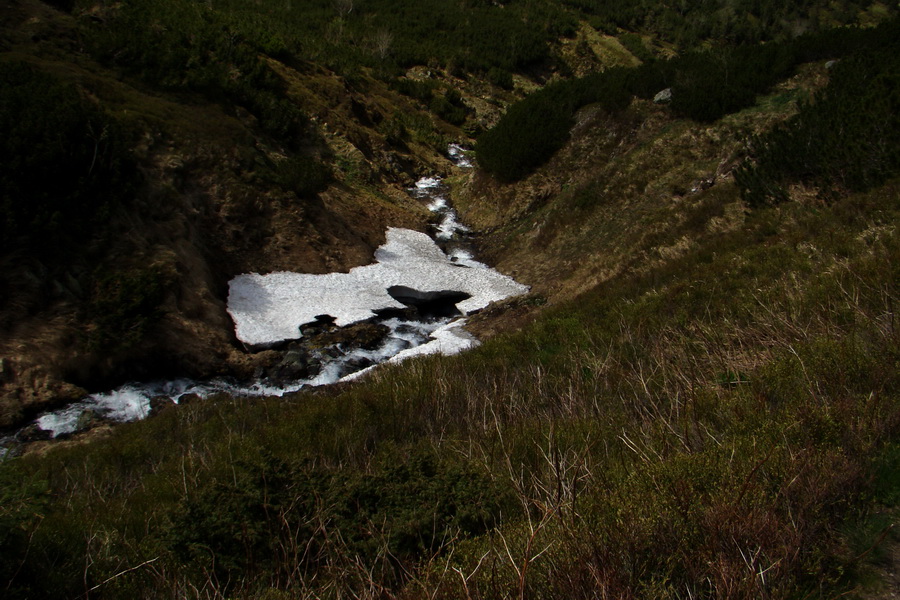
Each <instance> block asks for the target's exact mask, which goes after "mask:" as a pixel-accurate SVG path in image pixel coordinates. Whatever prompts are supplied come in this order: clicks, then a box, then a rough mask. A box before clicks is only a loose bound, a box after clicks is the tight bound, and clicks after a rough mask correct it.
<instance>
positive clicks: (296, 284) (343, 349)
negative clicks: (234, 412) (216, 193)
mask: <svg viewBox="0 0 900 600" xmlns="http://www.w3.org/2000/svg"><path fill="white" fill-rule="evenodd" d="M448 154H449V155H450V157H451V159H452V160H453V161H454V162H455V163H456V166H457V167H459V168H461V169H467V168H470V167H471V166H472V165H471V163H470V162H469V161H468V159H467V158H466V155H465V154H464V152H463V150H462V149H461V148H460V147H459V146H456V145H451V147H450V148H449V150H448ZM448 191H449V190H448V188H447V187H446V186H445V185H444V183H443V182H442V180H441V179H440V178H437V177H423V178H421V179H419V180H418V181H417V182H416V184H415V185H414V186H413V187H412V188H410V189H409V190H408V193H409V194H410V196H412V197H413V198H415V199H417V200H419V201H420V202H422V203H423V204H425V206H427V208H428V209H429V210H430V211H431V212H432V213H434V215H435V219H434V225H433V227H432V231H431V232H430V234H431V235H430V236H428V235H425V234H422V233H419V232H415V231H412V230H406V229H397V228H389V230H388V232H387V242H386V243H385V244H384V245H383V246H381V247H380V248H379V249H378V250H377V251H376V253H375V260H376V262H375V263H373V264H370V265H366V266H363V267H357V268H356V269H352V270H351V271H350V273H331V274H326V275H304V274H297V273H272V274H269V275H257V274H248V275H241V276H238V277H237V278H235V279H234V280H232V282H231V284H230V294H229V308H228V312H229V314H231V316H232V318H233V320H234V323H235V332H236V335H237V337H238V339H239V340H241V341H242V342H243V343H244V344H245V347H246V348H247V350H248V351H250V352H254V353H258V354H263V353H265V354H264V360H260V361H259V362H260V364H261V366H259V367H258V368H257V369H256V372H255V373H254V378H253V380H252V381H244V382H241V381H237V380H234V379H230V378H216V379H211V380H206V381H195V380H190V379H175V380H171V381H161V382H151V383H132V384H127V385H124V386H122V387H120V388H118V389H116V390H113V391H110V392H105V393H97V394H91V395H89V396H87V397H86V398H84V399H82V400H80V401H78V402H75V403H72V404H69V405H67V406H65V407H63V408H61V409H58V410H54V411H48V412H46V413H44V414H42V415H40V416H39V417H38V418H37V419H36V420H35V421H34V422H33V423H32V424H30V425H28V426H26V427H24V428H22V429H20V430H18V431H16V432H14V433H13V434H11V435H8V436H6V437H5V438H3V439H0V446H2V447H3V448H10V447H14V446H15V445H16V444H18V443H26V442H31V441H37V440H42V439H54V438H61V437H66V436H70V435H72V434H74V433H77V432H79V431H83V430H86V429H90V428H92V427H94V426H96V425H98V424H101V423H104V422H127V421H133V420H138V419H142V418H146V417H147V416H149V415H151V414H152V413H153V412H154V411H156V410H159V409H161V408H163V407H165V406H168V405H170V404H172V403H176V404H178V403H184V402H187V401H191V400H195V399H197V398H206V397H209V396H212V395H214V394H218V393H226V394H231V395H240V396H283V395H285V394H289V393H293V392H296V391H299V390H301V389H303V388H307V387H318V386H322V385H329V384H332V383H336V382H338V381H348V380H351V379H355V378H358V377H360V376H361V375H363V374H364V373H366V372H368V371H369V370H371V369H373V368H375V367H376V366H377V365H378V364H381V363H383V362H388V361H389V362H399V361H402V360H405V359H407V358H410V357H412V356H418V355H423V354H433V353H440V354H455V353H457V352H460V351H463V350H465V349H468V348H471V347H473V346H475V345H477V344H478V341H477V340H476V339H475V338H474V337H473V336H471V335H470V334H468V333H467V332H466V331H465V330H464V329H463V325H464V324H465V318H464V317H465V315H467V314H472V313H474V312H478V311H480V310H481V309H483V308H485V307H486V306H488V305H489V304H490V303H491V302H494V301H497V300H501V299H503V298H507V297H510V296H515V295H520V294H524V293H526V292H527V291H528V288H527V287H526V286H523V285H521V284H518V283H516V282H515V281H513V280H512V279H511V278H509V277H506V276H504V275H501V274H500V273H497V272H496V271H494V270H493V269H490V268H489V267H488V266H487V265H484V264H482V263H480V262H478V261H476V260H475V259H474V252H473V249H472V240H471V232H470V231H469V229H468V228H467V227H465V225H463V224H462V223H461V222H460V221H459V218H458V216H457V214H456V212H455V211H454V210H453V208H452V206H451V205H450V203H449V200H448ZM0 452H3V453H5V452H6V450H0Z"/></svg>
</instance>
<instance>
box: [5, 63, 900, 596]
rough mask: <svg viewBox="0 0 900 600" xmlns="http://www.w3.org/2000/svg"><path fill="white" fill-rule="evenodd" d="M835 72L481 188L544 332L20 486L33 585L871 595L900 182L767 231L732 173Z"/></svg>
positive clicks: (194, 427)
mask: <svg viewBox="0 0 900 600" xmlns="http://www.w3.org/2000/svg"><path fill="white" fill-rule="evenodd" d="M820 77H821V72H820V71H818V70H816V68H811V69H810V70H809V71H807V72H806V73H804V74H803V75H801V76H800V77H798V78H797V80H795V81H794V82H792V83H790V84H788V85H786V86H785V87H784V88H783V89H781V90H779V91H778V92H776V93H775V94H774V95H772V96H769V97H767V98H765V99H763V100H762V101H761V103H760V104H759V105H758V106H757V107H756V108H753V109H749V110H747V111H744V112H742V113H739V114H738V115H735V116H732V117H728V118H727V119H724V120H723V121H721V122H719V123H716V124H714V125H712V126H708V127H706V126H705V127H698V126H696V125H692V124H690V123H687V122H681V121H673V120H672V119H671V118H670V117H668V116H667V115H666V113H665V110H664V109H660V108H657V107H653V106H648V105H643V104H636V105H634V106H633V107H632V109H631V116H630V117H629V118H628V120H625V121H623V122H620V123H608V122H606V121H604V118H603V117H602V115H591V114H590V113H589V112H587V113H585V114H584V115H582V116H583V119H582V123H583V125H582V130H581V131H580V132H579V134H578V135H576V136H575V137H574V139H573V142H572V143H571V144H570V145H569V146H567V148H565V149H564V150H563V152H562V153H561V154H560V155H559V156H558V157H557V159H555V162H551V163H550V164H549V165H548V166H547V167H545V168H544V169H542V171H540V172H539V173H538V174H536V175H534V176H532V178H531V179H529V180H528V181H526V182H524V183H523V184H520V185H519V186H518V187H514V188H506V189H499V190H498V189H492V188H490V186H489V184H487V183H485V182H483V181H481V182H480V181H478V180H477V179H476V181H475V182H473V183H472V186H471V188H470V193H471V194H472V195H471V196H469V197H468V199H465V198H464V199H462V202H461V203H462V204H463V208H465V209H466V211H467V213H468V214H469V215H470V216H471V218H472V219H473V221H475V222H476V223H477V224H479V225H480V226H481V227H482V228H483V229H489V228H490V229H491V236H489V237H486V238H485V244H486V250H487V251H488V253H489V255H490V256H492V257H493V258H495V259H496V260H498V261H499V263H500V264H501V266H503V267H504V268H505V269H507V270H515V271H517V272H518V274H519V276H520V277H521V278H522V279H524V280H526V281H528V282H529V283H532V284H534V285H535V286H536V287H537V291H538V294H537V297H533V298H531V299H530V300H526V301H524V302H520V303H519V304H518V305H517V306H516V307H514V310H511V311H510V312H509V314H511V315H512V316H513V318H518V317H521V316H522V315H523V314H528V313H529V311H531V310H532V309H533V308H534V306H535V305H539V304H541V303H542V301H543V300H542V298H541V297H543V298H545V299H549V300H550V303H549V306H545V307H544V309H543V312H542V313H541V314H540V315H539V316H537V317H534V316H533V315H532V316H530V317H529V320H531V321H532V322H531V324H530V325H527V326H523V327H522V329H521V331H518V332H515V333H506V334H501V335H497V336H495V337H493V338H492V339H491V340H489V341H488V342H487V343H485V344H484V346H482V347H481V348H480V349H478V350H476V351H474V352H471V353H468V354H466V355H464V356H460V357H455V358H428V359H423V360H420V361H416V362H413V363H410V364H408V365H405V366H402V367H394V368H384V369H380V370H379V371H377V372H376V373H374V374H373V375H372V376H371V377H370V378H368V380H367V381H365V382H363V383H360V384H356V385H353V386H347V387H346V388H339V389H335V390H330V391H326V392H319V393H307V394H297V395H295V396H293V397H291V398H287V399H284V400H269V401H252V402H251V401H245V400H237V399H230V398H219V399H216V400H214V401H208V402H204V403H200V404H194V405H189V406H185V407H181V408H179V409H177V410H169V411H166V412H164V413H163V414H161V415H160V416H158V417H156V418H153V419H150V420H148V421H145V422H142V423H136V424H132V425H127V426H123V427H121V428H119V429H117V430H116V431H114V432H112V433H111V434H110V435H109V436H108V437H107V438H106V439H102V440H99V441H95V442H92V443H90V444H87V445H84V444H81V443H79V442H77V441H74V442H68V443H64V444H60V445H57V446H55V447H52V448H48V449H46V451H45V452H42V453H40V454H39V455H32V456H29V457H26V458H25V459H23V460H21V461H17V462H15V463H13V464H9V465H6V466H5V467H4V476H5V477H6V478H7V481H6V484H5V485H4V487H3V490H4V494H6V496H5V498H4V499H5V501H4V502H3V505H4V507H5V508H4V512H3V513H2V516H3V518H4V521H3V523H6V524H11V525H6V527H7V528H6V529H5V530H4V531H5V532H7V535H6V537H5V538H4V539H3V543H4V544H6V547H5V548H4V550H7V549H8V551H9V555H10V556H18V557H19V559H20V562H21V565H20V564H19V563H18V562H17V563H16V564H13V565H11V566H10V567H9V568H10V570H14V572H15V573H16V578H15V579H14V582H13V583H14V586H13V587H11V588H10V589H12V590H16V589H17V588H16V587H15V586H23V587H24V588H25V589H29V588H28V586H31V588H30V589H31V590H32V592H33V594H34V593H37V592H39V591H40V590H44V591H45V592H46V593H47V594H51V593H53V594H56V595H57V597H59V596H72V597H74V596H77V595H79V594H81V593H83V592H86V591H88V590H89V589H90V588H93V587H94V586H97V588H96V589H94V590H91V593H90V595H92V596H108V597H117V596H122V595H128V594H131V593H134V592H135V591H136V590H143V594H144V596H145V597H171V596H178V595H184V594H187V595H196V596H198V597H206V596H209V597H213V596H214V595H215V593H217V592H221V593H223V594H225V595H230V596H239V595H247V596H249V597H258V598H263V597H267V598H269V597H278V598H281V597H287V598H293V597H298V598H299V597H309V596H325V597H345V596H348V595H358V596H361V597H376V596H377V597H421V596H422V595H429V596H432V595H433V596H434V597H485V598H495V597H513V596H515V597H532V598H538V597H540V598H556V597H559V598H572V597H587V596H596V595H598V594H599V595H600V596H603V595H604V594H605V595H606V597H621V598H679V597H694V598H697V597H728V598H759V597H771V598H785V597H797V596H811V597H830V596H832V595H836V594H837V593H839V592H840V591H842V590H844V589H846V587H847V586H852V585H854V582H855V581H858V579H857V578H856V577H857V573H858V572H859V571H860V570H861V569H862V567H863V566H864V565H863V562H861V559H867V560H868V559H871V558H872V557H873V556H875V553H872V552H867V550H868V549H869V548H870V546H871V545H872V543H873V541H874V540H875V539H876V538H877V537H878V535H879V534H880V533H881V532H882V531H883V530H884V528H883V526H882V525H879V519H881V521H883V520H884V517H883V516H881V517H879V516H878V515H875V517H877V518H875V517H873V518H871V519H870V518H869V515H870V514H874V513H873V512H872V510H873V507H877V505H878V503H879V502H887V503H891V502H893V500H895V499H896V487H897V486H896V484H895V482H894V479H895V477H891V476H887V475H885V474H890V473H893V472H895V466H896V462H897V451H896V444H897V440H898V433H900V429H898V426H900V420H898V414H900V413H898V410H897V409H898V400H900V380H898V375H897V374H898V361H900V346H898V343H900V330H898V327H897V325H896V323H895V319H894V310H895V309H894V306H895V304H896V302H897V297H898V292H900V290H898V288H897V282H898V281H900V271H898V265H900V238H898V231H897V228H896V223H897V222H898V217H900V182H896V181H892V182H890V183H888V184H887V185H885V186H883V187H881V188H879V189H877V190H874V191H872V192H869V193H866V194H859V195H855V196H850V197H847V198H843V199H841V200H838V201H836V202H834V203H832V204H829V205H825V204H822V203H819V202H817V201H816V200H815V199H814V198H810V197H803V196H802V195H798V201H797V202H792V203H788V204H785V205H781V206H778V207H773V208H763V209H760V210H756V211H754V212H752V213H746V212H745V211H744V210H743V207H742V205H741V204H740V201H739V199H738V193H737V190H736V188H735V186H734V185H733V183H731V181H730V178H729V177H728V175H727V173H728V169H729V167H730V166H731V165H732V164H733V158H734V153H735V152H736V151H737V150H738V149H739V140H740V138H741V137H742V136H743V135H744V134H745V133H746V132H747V131H748V130H761V129H765V128H767V127H768V126H770V125H771V123H773V122H775V121H778V120H780V119H782V118H784V117H785V116H786V115H788V114H790V113H791V112H792V111H793V108H792V101H793V100H795V99H796V98H798V97H803V95H804V94H806V93H807V92H806V91H805V90H809V89H812V88H814V87H816V86H817V85H818V80H819V78H820ZM713 175H716V177H715V184H714V185H711V186H709V187H708V189H700V188H703V187H706V186H707V184H706V183H702V184H701V182H703V181H708V180H710V179H712V178H713V177H712V176H713ZM694 187H697V188H698V190H697V191H696V192H693V191H692V189H693V188H694ZM472 190H474V191H472ZM476 194H477V195H476ZM476 198H477V199H482V201H483V202H488V203H493V204H489V205H488V208H487V209H484V207H481V208H479V207H478V206H476V204H475V199H476ZM497 215H500V217H499V218H497ZM482 327H483V328H485V329H487V328H489V327H490V326H489V325H487V324H485V325H483V326H482ZM23 474H27V476H24V475H23ZM41 490H43V493H41ZM472 506H481V507H483V511H482V512H481V513H476V514H472V513H471V512H470V511H469V509H470V508H471V507H472ZM858 523H864V524H865V526H859V527H858V526H857V524H858ZM851 533H852V535H850V534H851ZM139 565H142V566H140V567H139V568H136V569H134V570H127V569H130V568H131V567H137V566H139ZM45 572H46V573H50V574H51V575H52V576H49V577H43V576H41V573H45ZM117 574H118V576H117ZM110 578H112V579H110ZM276 590H278V591H276Z"/></svg>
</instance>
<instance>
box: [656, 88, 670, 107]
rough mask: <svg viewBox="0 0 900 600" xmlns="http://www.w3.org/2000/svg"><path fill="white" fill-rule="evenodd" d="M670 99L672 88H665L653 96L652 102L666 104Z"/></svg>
mask: <svg viewBox="0 0 900 600" xmlns="http://www.w3.org/2000/svg"><path fill="white" fill-rule="evenodd" d="M671 101H672V88H666V89H664V90H663V91H661V92H659V93H658V94H656V95H655V96H653V102H654V103H655V104H668V103H669V102H671Z"/></svg>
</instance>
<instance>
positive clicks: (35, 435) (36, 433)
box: [16, 423, 53, 442]
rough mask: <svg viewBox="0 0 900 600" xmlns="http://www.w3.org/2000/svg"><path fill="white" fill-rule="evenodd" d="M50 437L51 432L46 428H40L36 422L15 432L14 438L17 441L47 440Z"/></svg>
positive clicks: (51, 435)
mask: <svg viewBox="0 0 900 600" xmlns="http://www.w3.org/2000/svg"><path fill="white" fill-rule="evenodd" d="M52 437H53V434H52V433H50V432H49V431H47V430H46V429H41V428H40V427H38V426H37V424H36V423H35V424H32V425H28V426H27V427H24V428H22V429H20V430H19V432H18V433H17V434H16V440H18V441H19V442H39V441H43V440H49V439H50V438H52Z"/></svg>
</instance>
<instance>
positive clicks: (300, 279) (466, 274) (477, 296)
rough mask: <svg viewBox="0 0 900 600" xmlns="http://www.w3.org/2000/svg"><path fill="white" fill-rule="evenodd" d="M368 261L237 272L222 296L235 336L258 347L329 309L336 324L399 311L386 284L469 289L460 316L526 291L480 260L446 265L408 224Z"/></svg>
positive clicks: (294, 335) (295, 332)
mask: <svg viewBox="0 0 900 600" xmlns="http://www.w3.org/2000/svg"><path fill="white" fill-rule="evenodd" d="M375 260H376V261H377V262H376V263H374V264H371V265H366V266H363V267H357V268H355V269H352V270H351V271H350V272H349V273H330V274H328V275H306V274H301V273H285V272H279V273H271V274H269V275H259V274H256V273H251V274H248V275H238V276H237V277H235V278H234V279H232V280H231V282H230V284H229V294H228V313H229V314H230V315H231V318H232V319H233V320H234V323H235V335H236V336H237V338H238V339H239V340H241V341H242V342H244V343H245V344H247V345H249V346H254V347H265V346H271V345H273V344H277V343H278V342H282V341H284V340H291V339H298V338H299V337H300V336H301V333H300V326H301V325H303V324H305V323H309V322H311V321H313V320H315V317H316V316H317V315H321V314H329V315H331V316H333V317H335V323H336V324H337V325H338V326H341V327H343V326H346V325H350V324H352V323H356V322H359V321H364V320H367V319H370V318H373V317H375V313H376V311H381V310H384V309H390V308H403V304H401V303H400V302H398V301H397V300H395V299H394V298H392V297H391V296H390V294H388V292H387V289H388V288H390V287H393V286H404V287H409V288H413V289H416V290H420V291H422V292H440V291H444V290H453V291H458V292H463V293H466V294H469V296H470V297H469V298H468V299H466V300H463V301H461V302H460V303H459V304H457V307H458V308H459V310H460V311H461V312H462V313H463V314H464V315H465V314H470V313H472V312H475V311H478V310H481V309H482V308H485V307H486V306H487V305H488V304H490V303H491V302H496V301H498V300H503V299H504V298H509V297H511V296H518V295H521V294H524V293H526V292H527V291H528V287H527V286H524V285H522V284H520V283H517V282H515V281H514V280H513V279H512V278H510V277H507V276H506V275H502V274H501V273H498V272H497V271H494V270H493V269H489V268H485V267H484V266H483V265H482V266H481V267H480V268H469V269H461V268H459V266H458V263H459V261H458V260H457V262H453V261H452V260H451V259H450V257H448V256H447V255H446V254H444V252H443V251H442V250H441V249H440V248H439V247H438V246H437V245H436V244H435V243H434V241H433V240H432V239H431V238H430V237H428V236H427V235H426V234H424V233H420V232H417V231H412V230H410V229H399V228H394V227H392V228H390V229H388V231H387V241H386V243H385V244H384V245H383V246H381V247H379V248H378V250H376V251H375ZM473 262H474V261H473ZM470 266H474V265H470Z"/></svg>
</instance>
